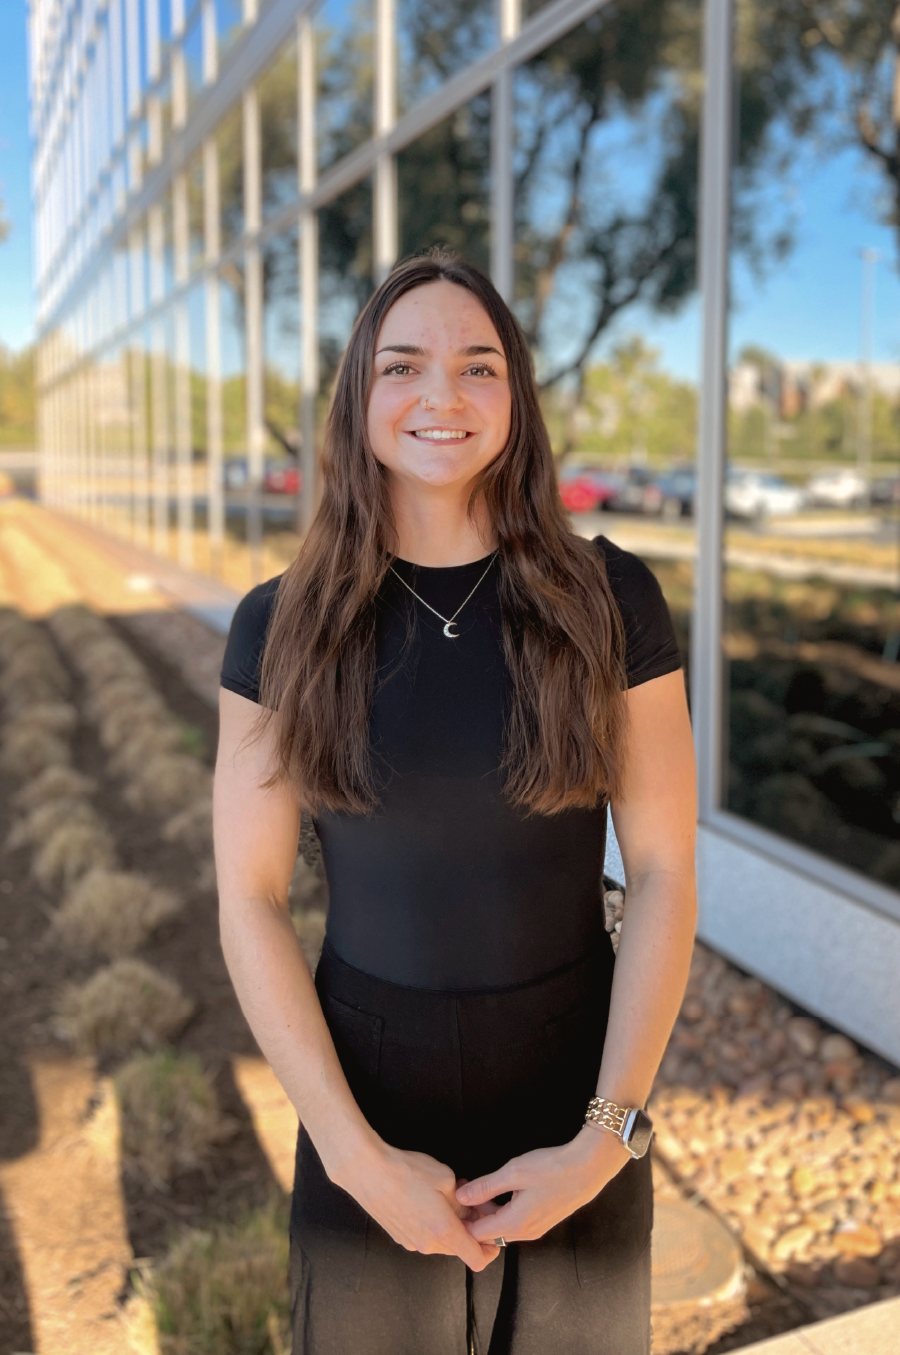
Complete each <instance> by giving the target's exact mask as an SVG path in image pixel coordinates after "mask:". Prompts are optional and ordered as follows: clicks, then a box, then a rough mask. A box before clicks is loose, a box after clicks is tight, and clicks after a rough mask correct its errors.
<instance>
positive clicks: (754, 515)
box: [725, 470, 806, 519]
mask: <svg viewBox="0 0 900 1355" xmlns="http://www.w3.org/2000/svg"><path fill="white" fill-rule="evenodd" d="M805 501H806V496H805V494H804V492H803V490H802V489H798V488H797V486H796V485H789V484H788V482H787V481H786V480H782V478H781V476H780V475H771V474H769V473H767V472H765V471H742V470H732V471H729V473H728V477H727V479H726V481H725V511H726V513H729V514H730V515H731V516H732V517H734V518H749V519H760V518H763V519H764V518H768V517H777V516H788V515H789V514H791V513H799V512H800V510H801V509H802V508H803V506H804V503H805Z"/></svg>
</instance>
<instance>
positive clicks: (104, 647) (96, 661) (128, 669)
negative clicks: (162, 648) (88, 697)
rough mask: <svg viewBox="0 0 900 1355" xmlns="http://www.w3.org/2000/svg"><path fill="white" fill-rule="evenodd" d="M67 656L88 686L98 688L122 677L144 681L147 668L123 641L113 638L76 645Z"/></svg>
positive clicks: (111, 636)
mask: <svg viewBox="0 0 900 1355" xmlns="http://www.w3.org/2000/svg"><path fill="white" fill-rule="evenodd" d="M70 657H71V659H72V662H73V663H74V664H76V665H77V667H78V669H79V670H80V671H81V672H82V673H83V674H84V676H85V678H86V680H87V683H88V685H89V686H90V687H95V688H96V687H100V686H102V685H103V683H104V682H108V681H110V680H111V679H113V678H122V677H131V678H141V679H142V680H143V681H145V682H146V681H147V675H146V669H145V668H144V665H143V664H142V663H141V661H140V659H139V658H138V657H137V656H136V654H135V653H134V651H133V650H132V649H130V648H129V646H128V645H127V644H125V642H124V641H123V640H119V639H117V638H116V637H115V636H113V635H110V636H109V637H107V638H105V639H98V640H92V641H91V642H90V644H87V645H79V646H76V647H75V648H73V649H72V650H71V652H70Z"/></svg>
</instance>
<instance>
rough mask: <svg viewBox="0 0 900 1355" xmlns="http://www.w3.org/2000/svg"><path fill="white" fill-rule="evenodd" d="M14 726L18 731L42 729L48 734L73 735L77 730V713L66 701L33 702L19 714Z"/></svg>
mask: <svg viewBox="0 0 900 1355" xmlns="http://www.w3.org/2000/svg"><path fill="white" fill-rule="evenodd" d="M16 725H17V728H19V729H43V730H45V731H46V732H47V733H48V734H73V733H74V732H75V730H76V729H77V728H78V711H77V710H76V709H75V707H74V706H70V705H69V703H68V701H35V702H34V703H33V704H32V705H30V706H26V707H25V709H24V710H23V711H22V712H21V714H20V715H19V717H18V719H17V721H16Z"/></svg>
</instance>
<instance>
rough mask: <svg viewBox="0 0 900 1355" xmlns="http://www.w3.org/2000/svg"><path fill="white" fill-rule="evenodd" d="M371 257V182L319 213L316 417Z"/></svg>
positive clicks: (366, 291)
mask: <svg viewBox="0 0 900 1355" xmlns="http://www.w3.org/2000/svg"><path fill="white" fill-rule="evenodd" d="M372 258H373V255H372V180H371V179H364V180H363V181H362V182H361V183H358V184H355V185H354V186H353V188H350V189H348V191H347V192H346V193H343V194H342V195H341V196H340V197H339V198H335V200H334V202H330V203H329V204H328V205H327V207H323V208H322V210H321V212H320V213H319V377H320V387H319V388H320V393H321V401H320V405H321V409H320V416H321V417H324V410H325V407H326V405H327V402H328V397H329V395H330V393H331V387H332V383H333V382H334V377H335V373H336V372H337V367H338V362H339V361H340V357H341V354H342V353H343V351H344V349H345V348H346V346H347V343H348V341H349V339H350V331H351V330H352V328H353V322H354V321H355V319H356V317H357V315H358V314H359V312H360V311H361V310H362V308H363V306H364V305H365V303H366V301H367V300H368V299H369V297H370V296H371V294H372V292H373V291H374V285H373V282H372ZM320 422H321V418H320Z"/></svg>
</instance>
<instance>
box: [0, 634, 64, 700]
mask: <svg viewBox="0 0 900 1355" xmlns="http://www.w3.org/2000/svg"><path fill="white" fill-rule="evenodd" d="M33 678H40V679H41V681H42V682H45V683H49V684H50V685H51V686H52V688H53V690H54V691H55V692H58V693H59V695H60V696H66V695H67V694H68V692H69V690H70V688H71V686H72V684H71V682H70V681H69V675H68V673H67V672H66V670H65V669H64V668H63V666H62V664H61V663H60V661H59V659H58V658H57V657H56V654H55V653H54V652H53V650H52V649H51V648H50V645H49V644H48V643H47V642H44V643H42V644H35V645H30V646H29V647H28V649H21V650H20V651H19V653H18V654H15V655H13V657H12V658H11V659H10V660H8V661H7V663H6V664H5V666H4V672H3V681H4V683H7V684H9V685H10V686H13V687H18V686H20V685H21V686H24V685H25V684H26V683H29V682H31V681H32V679H33Z"/></svg>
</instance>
